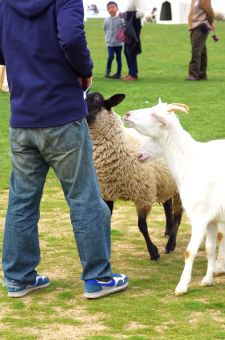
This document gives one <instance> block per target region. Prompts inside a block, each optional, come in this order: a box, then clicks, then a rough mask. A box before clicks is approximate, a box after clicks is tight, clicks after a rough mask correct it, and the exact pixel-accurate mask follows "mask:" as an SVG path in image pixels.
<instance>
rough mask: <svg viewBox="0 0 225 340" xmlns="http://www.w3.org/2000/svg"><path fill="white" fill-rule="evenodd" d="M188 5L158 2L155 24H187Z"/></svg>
mask: <svg viewBox="0 0 225 340" xmlns="http://www.w3.org/2000/svg"><path fill="white" fill-rule="evenodd" d="M189 12H190V3H188V2H185V1H179V0H168V1H165V0H164V1H160V4H159V7H158V12H157V24H187V23H188V15H189Z"/></svg>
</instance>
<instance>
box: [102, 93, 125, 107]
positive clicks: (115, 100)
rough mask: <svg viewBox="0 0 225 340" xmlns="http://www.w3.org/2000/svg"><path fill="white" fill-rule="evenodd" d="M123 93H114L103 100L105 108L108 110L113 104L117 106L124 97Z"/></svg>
mask: <svg viewBox="0 0 225 340" xmlns="http://www.w3.org/2000/svg"><path fill="white" fill-rule="evenodd" d="M125 97H126V96H125V94H122V93H121V94H115V95H114V96H112V97H110V98H109V99H107V100H105V101H104V105H105V108H106V110H110V109H111V107H113V106H117V105H118V104H120V103H121V102H122V101H123V100H124V98H125Z"/></svg>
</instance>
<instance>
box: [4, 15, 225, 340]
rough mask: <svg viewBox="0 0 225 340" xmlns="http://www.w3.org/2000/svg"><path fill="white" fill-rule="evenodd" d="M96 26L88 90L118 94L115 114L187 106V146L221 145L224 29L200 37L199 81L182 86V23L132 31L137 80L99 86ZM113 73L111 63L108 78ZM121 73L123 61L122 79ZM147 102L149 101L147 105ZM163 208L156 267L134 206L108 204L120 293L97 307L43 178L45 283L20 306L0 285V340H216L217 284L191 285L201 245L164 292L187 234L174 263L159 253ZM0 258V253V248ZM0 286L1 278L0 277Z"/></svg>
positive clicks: (61, 205) (221, 310) (61, 206)
mask: <svg viewBox="0 0 225 340" xmlns="http://www.w3.org/2000/svg"><path fill="white" fill-rule="evenodd" d="M102 25H103V20H101V19H89V20H88V21H87V22H86V23H85V30H86V32H87V41H88V47H89V49H90V51H91V56H92V59H93V61H94V73H93V85H92V89H91V91H98V92H100V93H102V94H103V96H104V97H105V98H108V97H110V96H112V95H114V94H116V93H124V94H125V95H126V98H125V100H124V101H123V102H122V103H121V104H120V105H119V106H118V107H116V108H115V111H116V112H117V113H118V114H119V115H121V116H123V115H124V114H126V112H128V111H129V110H131V109H137V108H145V107H148V106H152V105H155V104H156V103H157V101H158V98H159V97H161V98H162V101H164V102H168V103H170V102H181V103H185V104H186V105H188V106H189V108H190V110H189V115H188V116H186V115H185V114H183V113H179V118H180V121H181V124H182V126H183V127H184V129H185V130H187V131H188V132H189V133H190V134H191V135H192V136H193V137H194V138H195V139H196V140H198V141H201V142H206V141H208V140H211V139H219V138H224V137H225V131H224V126H225V109H224V106H225V85H224V84H225V64H224V55H225V45H224V43H223V41H224V40H225V25H224V24H223V23H218V24H217V34H218V36H219V38H220V40H219V41H218V42H217V43H215V42H214V41H213V39H212V38H211V35H212V34H210V35H209V37H208V41H207V48H208V79H209V81H208V82H205V81H199V82H185V80H184V78H185V77H186V76H187V75H188V63H189V61H190V57H191V44H190V37H189V34H188V30H187V25H174V26H167V25H156V24H146V25H145V26H144V27H143V29H142V33H141V41H142V50H143V53H142V54H141V55H139V56H138V67H139V81H138V82H129V83H126V82H122V81H121V80H111V79H106V78H105V77H104V76H103V74H104V71H105V68H106V61H107V49H106V46H105V43H104V32H103V30H102ZM115 71H116V63H115V61H114V63H113V70H112V73H114V72H115ZM125 74H127V66H126V62H125V58H124V55H123V75H125ZM146 101H148V102H149V103H146ZM0 119H1V126H0V148H1V152H0V166H1V176H0V194H1V195H0V201H1V204H0V243H1V244H2V239H3V229H4V219H5V214H6V209H7V189H8V184H9V176H10V167H11V165H10V156H9V139H8V129H9V119H10V106H9V95H8V94H5V93H3V92H0ZM209 156H210V155H209ZM162 216H163V208H162V207H161V206H160V207H159V206H154V208H153V210H152V212H151V214H150V216H149V218H148V226H149V233H150V235H151V238H152V240H153V242H154V243H155V244H156V245H157V247H158V249H159V252H160V255H161V259H162V262H160V263H158V262H151V261H150V258H149V255H148V252H147V249H146V245H145V242H144V239H143V237H142V235H141V234H140V233H139V231H138V227H137V216H136V211H135V206H134V204H133V203H131V202H122V201H117V202H116V204H115V209H114V214H113V216H112V256H111V262H112V267H113V270H114V271H115V272H124V273H125V274H127V275H128V276H129V278H130V283H129V286H128V289H126V290H125V291H124V292H121V293H118V294H114V295H111V296H108V297H105V298H103V299H99V300H95V301H89V300H86V299H84V297H83V283H82V282H81V281H80V275H81V265H80V262H79V257H78V254H77V250H76V245H75V241H74V237H73V232H72V227H71V225H70V219H69V209H68V206H67V204H66V202H65V200H64V197H63V194H62V191H61V188H60V184H59V182H58V180H57V179H56V177H55V175H54V173H53V171H50V172H49V174H48V178H47V181H46V185H45V190H44V195H43V200H42V202H41V218H40V222H39V237H40V246H41V254H42V261H41V263H40V265H39V266H38V272H39V273H40V274H46V275H48V276H49V277H50V279H51V285H50V286H49V287H48V288H46V289H45V290H43V291H37V292H34V293H32V294H30V295H28V296H26V297H24V298H22V299H19V300H14V299H10V298H7V296H6V288H5V287H2V286H1V287H0V306H1V308H0V338H1V339H2V340H11V339H13V340H20V339H21V340H26V339H27V340H31V339H39V340H41V339H43V340H46V339H50V340H57V339H60V340H67V339H82V340H114V339H123V338H125V339H128V340H147V339H156V340H157V339H160V340H161V339H163V340H170V339H177V340H189V339H195V340H203V339H204V340H205V339H206V340H212V339H225V326H224V324H225V297H224V283H225V282H224V281H225V278H224V277H217V278H215V279H214V285H213V286H212V287H210V288H203V287H201V286H200V282H201V280H202V277H203V276H204V275H205V272H206V268H207V260H206V254H205V247H204V244H202V245H201V247H200V249H199V252H198V256H197V257H196V260H195V262H194V266H193V273H192V283H191V284H190V286H189V289H188V294H187V295H185V296H181V297H175V296H174V294H173V292H174V289H175V287H176V285H177V284H178V282H179V278H180V275H181V273H182V270H183V266H184V252H185V250H186V247H187V244H188V242H189V240H190V233H191V228H190V226H189V224H188V221H187V218H186V217H185V216H184V217H183V219H182V223H181V226H180V228H179V232H178V239H177V247H176V250H175V251H174V253H173V255H165V254H164V249H165V245H166V242H167V239H165V238H164V237H163V234H164V228H165V222H161V219H162ZM0 252H1V247H0ZM0 281H1V282H2V281H3V273H2V271H1V272H0Z"/></svg>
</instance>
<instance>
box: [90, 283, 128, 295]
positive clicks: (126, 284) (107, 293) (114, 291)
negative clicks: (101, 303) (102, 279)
mask: <svg viewBox="0 0 225 340" xmlns="http://www.w3.org/2000/svg"><path fill="white" fill-rule="evenodd" d="M128 283H129V281H127V282H126V283H125V284H124V285H123V286H120V287H115V288H112V289H109V290H107V289H105V290H100V291H99V292H94V293H86V292H84V297H86V298H88V299H98V298H101V297H103V296H106V295H110V294H113V293H116V292H119V291H120V290H123V289H124V288H126V287H127V286H128Z"/></svg>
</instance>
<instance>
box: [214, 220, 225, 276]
mask: <svg viewBox="0 0 225 340" xmlns="http://www.w3.org/2000/svg"><path fill="white" fill-rule="evenodd" d="M217 241H218V243H219V253H218V258H217V261H216V275H222V274H224V273H225V224H224V223H218V235H217Z"/></svg>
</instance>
